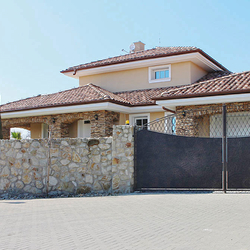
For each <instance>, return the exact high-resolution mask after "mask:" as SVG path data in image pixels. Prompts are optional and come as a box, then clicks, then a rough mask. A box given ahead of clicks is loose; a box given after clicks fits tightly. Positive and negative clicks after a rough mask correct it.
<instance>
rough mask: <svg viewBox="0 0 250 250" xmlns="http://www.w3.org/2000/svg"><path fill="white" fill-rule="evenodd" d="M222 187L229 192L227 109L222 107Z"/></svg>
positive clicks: (224, 106)
mask: <svg viewBox="0 0 250 250" xmlns="http://www.w3.org/2000/svg"><path fill="white" fill-rule="evenodd" d="M222 131H223V132H222V133H223V134H222V173H223V177H222V180H223V181H222V183H223V184H222V185H223V191H224V193H226V192H227V107H226V105H225V104H223V106H222Z"/></svg>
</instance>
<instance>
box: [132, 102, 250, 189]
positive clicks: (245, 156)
mask: <svg viewBox="0 0 250 250" xmlns="http://www.w3.org/2000/svg"><path fill="white" fill-rule="evenodd" d="M235 110H236V111H237V110H239V108H238V107H237V106H236V105H231V106H225V105H224V106H217V107H212V108H211V107H208V108H207V109H197V110H188V111H181V112H177V113H175V114H173V115H169V116H165V117H163V118H161V119H157V120H156V121H153V122H151V123H148V124H144V125H143V126H137V127H135V189H136V190H144V191H145V190H165V189H167V190H172V189H179V190H186V189H195V190H197V189H198V190H224V191H225V192H226V190H248V189H250V113H249V112H248V111H246V112H242V111H241V110H240V112H235Z"/></svg>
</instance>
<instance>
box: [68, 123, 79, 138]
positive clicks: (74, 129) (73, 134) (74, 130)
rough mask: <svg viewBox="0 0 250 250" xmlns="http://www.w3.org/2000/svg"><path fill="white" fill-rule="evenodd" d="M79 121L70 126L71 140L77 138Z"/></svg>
mask: <svg viewBox="0 0 250 250" xmlns="http://www.w3.org/2000/svg"><path fill="white" fill-rule="evenodd" d="M77 122H78V121H75V122H73V123H72V124H70V126H69V137H70V138H77V128H78V127H77V124H78V123H77Z"/></svg>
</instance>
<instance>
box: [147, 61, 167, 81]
mask: <svg viewBox="0 0 250 250" xmlns="http://www.w3.org/2000/svg"><path fill="white" fill-rule="evenodd" d="M170 80H171V65H163V66H159V67H150V68H149V83H154V82H167V81H170Z"/></svg>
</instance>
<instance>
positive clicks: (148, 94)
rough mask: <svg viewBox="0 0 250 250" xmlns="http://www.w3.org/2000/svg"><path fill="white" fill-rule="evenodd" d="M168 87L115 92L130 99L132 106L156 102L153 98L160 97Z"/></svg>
mask: <svg viewBox="0 0 250 250" xmlns="http://www.w3.org/2000/svg"><path fill="white" fill-rule="evenodd" d="M167 89H169V87H166V88H155V89H141V90H132V91H123V92H115V94H116V95H117V96H120V97H122V98H124V99H125V100H127V101H129V102H130V104H131V105H132V106H136V105H150V104H155V101H154V100H153V98H156V97H158V96H159V95H161V93H162V92H164V91H166V90H167Z"/></svg>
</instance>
